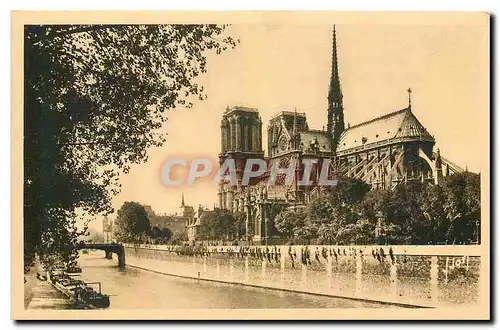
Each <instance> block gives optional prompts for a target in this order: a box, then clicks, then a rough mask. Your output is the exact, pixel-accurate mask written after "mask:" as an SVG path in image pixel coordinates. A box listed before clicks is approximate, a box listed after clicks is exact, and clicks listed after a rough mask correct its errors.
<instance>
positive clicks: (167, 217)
mask: <svg viewBox="0 0 500 330" xmlns="http://www.w3.org/2000/svg"><path fill="white" fill-rule="evenodd" d="M144 208H145V209H146V213H147V214H148V216H149V222H150V224H151V228H153V227H158V229H160V230H162V229H164V228H168V229H170V230H171V231H172V234H176V233H178V234H187V226H188V224H189V223H191V222H192V220H193V219H194V216H195V212H194V208H193V207H192V206H190V205H186V204H185V202H184V194H182V197H181V205H180V212H179V213H174V214H156V213H155V212H154V210H153V209H152V208H151V206H149V205H144Z"/></svg>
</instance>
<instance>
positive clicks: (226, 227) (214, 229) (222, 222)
mask: <svg viewBox="0 0 500 330" xmlns="http://www.w3.org/2000/svg"><path fill="white" fill-rule="evenodd" d="M200 222H201V225H200V228H199V236H200V238H202V239H207V240H211V239H229V238H232V237H230V236H233V234H234V232H235V230H234V228H235V220H234V217H233V215H232V214H231V213H230V212H229V211H225V210H220V209H215V210H213V211H205V212H204V213H203V214H202V215H201V219H200Z"/></svg>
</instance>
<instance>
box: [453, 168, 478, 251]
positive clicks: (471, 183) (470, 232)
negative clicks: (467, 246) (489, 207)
mask: <svg viewBox="0 0 500 330" xmlns="http://www.w3.org/2000/svg"><path fill="white" fill-rule="evenodd" d="M444 192H445V195H446V204H445V207H444V211H445V212H446V215H447V218H448V220H449V221H450V226H449V228H448V232H447V234H446V236H447V241H448V242H451V243H453V244H455V243H467V242H471V241H476V240H477V241H479V240H480V236H479V234H480V224H481V178H480V176H479V174H475V173H470V172H464V173H459V174H455V175H450V176H448V177H446V180H445V184H444Z"/></svg>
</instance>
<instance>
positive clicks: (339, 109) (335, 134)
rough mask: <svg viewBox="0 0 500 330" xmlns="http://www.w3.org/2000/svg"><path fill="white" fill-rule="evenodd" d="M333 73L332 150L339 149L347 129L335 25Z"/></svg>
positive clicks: (330, 97) (329, 127) (330, 100)
mask: <svg viewBox="0 0 500 330" xmlns="http://www.w3.org/2000/svg"><path fill="white" fill-rule="evenodd" d="M332 43H333V45H332V74H331V77H330V88H329V90H328V124H327V132H328V136H329V138H330V139H331V142H332V150H336V149H337V144H338V142H339V139H340V135H341V134H342V132H343V131H344V129H345V126H344V107H343V105H342V89H341V87H340V77H339V67H338V61H337V36H336V31H335V25H334V26H333V40H332Z"/></svg>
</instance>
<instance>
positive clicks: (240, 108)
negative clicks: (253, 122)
mask: <svg viewBox="0 0 500 330" xmlns="http://www.w3.org/2000/svg"><path fill="white" fill-rule="evenodd" d="M233 111H245V112H255V113H258V112H259V109H257V108H249V107H242V106H232V107H229V106H228V107H227V108H226V110H225V111H224V114H225V115H227V114H229V113H231V112H233Z"/></svg>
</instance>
